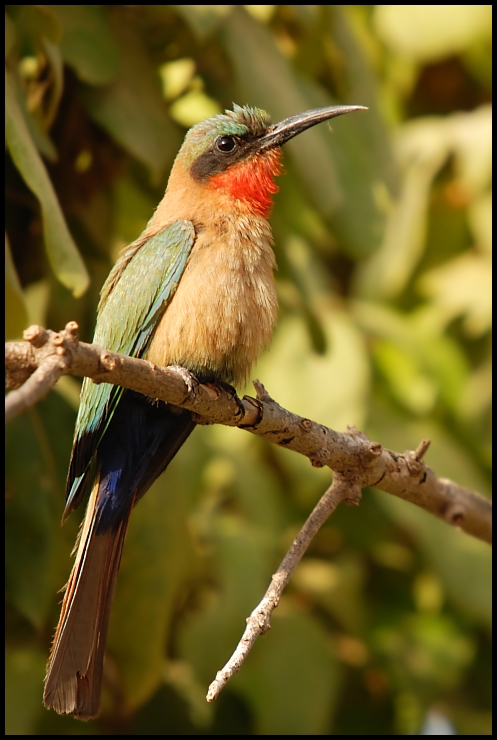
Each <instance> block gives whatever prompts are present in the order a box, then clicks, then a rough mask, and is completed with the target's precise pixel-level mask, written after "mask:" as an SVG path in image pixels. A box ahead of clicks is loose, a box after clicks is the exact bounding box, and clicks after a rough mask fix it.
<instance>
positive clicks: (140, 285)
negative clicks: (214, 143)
mask: <svg viewBox="0 0 497 740" xmlns="http://www.w3.org/2000/svg"><path fill="white" fill-rule="evenodd" d="M194 241H195V230H194V227H193V224H192V223H191V221H185V220H180V221H175V222H174V223H172V224H169V226H166V227H165V228H164V229H162V231H159V232H158V233H157V234H155V235H154V236H152V237H151V238H150V239H148V240H147V241H146V242H145V243H144V244H142V245H141V246H139V247H138V248H136V246H135V245H131V247H130V248H129V249H128V250H126V252H124V254H123V255H122V256H121V258H120V260H119V261H118V262H117V263H116V265H115V267H114V268H113V270H112V272H111V273H110V275H109V277H108V278H107V281H106V283H105V285H104V287H103V289H102V300H101V301H100V305H99V311H98V317H97V325H96V328H95V335H94V337H93V341H94V343H95V344H99V345H101V346H102V347H105V348H106V349H109V350H111V351H112V352H120V353H121V354H125V355H129V356H131V357H142V356H143V355H144V353H145V352H146V350H147V348H148V346H149V344H150V341H151V339H152V337H153V335H154V331H155V329H156V327H157V325H158V323H159V320H160V318H161V317H162V315H163V313H164V311H165V309H166V308H167V305H168V303H169V301H170V300H171V298H172V297H173V295H174V292H175V290H176V288H177V285H178V282H179V280H180V279H181V276H182V274H183V271H184V269H185V266H186V263H187V260H188V257H189V255H190V252H191V250H192V247H193V244H194ZM122 393H123V389H122V388H119V387H118V386H114V385H110V384H109V383H101V384H99V385H96V384H95V383H93V382H92V381H91V380H89V379H88V378H85V380H84V382H83V387H82V390H81V401H80V406H79V413H78V418H77V420H76V429H75V433H74V445H73V451H72V456H71V464H70V468H69V475H68V479H67V486H66V492H67V503H66V510H65V512H64V516H67V514H68V513H69V512H70V511H72V509H74V508H76V507H77V506H78V504H79V502H80V500H81V498H82V496H83V494H84V489H85V479H86V478H87V476H88V473H89V471H90V468H91V463H92V460H93V458H94V455H95V452H96V449H97V447H98V443H99V441H100V440H101V438H102V435H103V434H104V432H105V430H106V428H107V425H108V423H109V421H110V419H111V418H112V415H113V413H114V411H115V409H116V406H117V404H118V402H119V399H120V398H121V396H122Z"/></svg>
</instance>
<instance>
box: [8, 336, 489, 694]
mask: <svg viewBox="0 0 497 740" xmlns="http://www.w3.org/2000/svg"><path fill="white" fill-rule="evenodd" d="M24 338H25V339H26V340H27V341H26V342H9V343H7V344H6V353H5V365H6V374H7V387H8V388H14V389H16V390H12V391H11V393H10V394H9V395H8V396H7V398H6V403H5V407H6V420H7V421H8V420H10V419H12V418H14V417H15V416H16V415H18V414H20V413H21V412H22V411H24V410H25V409H27V408H29V407H30V406H32V405H33V404H35V403H36V402H37V401H39V400H40V399H41V398H43V396H44V395H46V393H47V392H48V390H49V389H50V388H51V387H52V386H53V385H54V384H55V383H56V381H57V380H58V379H59V377H60V376H61V375H63V374H73V375H80V376H84V377H89V378H91V379H92V380H93V381H94V382H95V383H102V382H106V383H113V384H115V385H120V386H123V387H124V388H129V389H131V390H135V391H138V392H139V393H144V394H145V395H147V396H151V397H152V398H159V399H161V400H163V401H168V402H169V403H172V404H174V405H176V406H181V407H182V408H185V409H189V410H190V411H192V412H193V413H194V414H195V420H196V421H197V422H198V423H200V424H225V425H227V426H237V427H240V428H241V429H246V430H247V431H248V432H251V433H252V434H256V435H258V436H260V437H263V438H264V439H265V440H266V441H268V442H272V443H273V444H276V445H279V446H280V447H286V448H287V449H290V450H293V451H294V452H299V453H300V454H302V455H305V456H306V457H308V458H309V460H310V461H311V464H312V465H314V467H323V466H324V465H327V466H328V467H330V468H331V469H332V470H334V472H335V475H334V480H333V484H332V485H331V486H330V488H329V489H328V490H327V491H326V493H325V494H324V495H323V496H322V497H321V499H320V500H319V502H318V503H317V505H316V507H315V508H314V511H313V512H312V514H311V515H310V516H309V518H308V519H307V521H306V523H305V524H304V526H303V527H302V529H301V531H300V532H299V534H298V536H297V537H296V539H295V541H294V542H293V544H292V546H291V548H290V550H289V551H288V553H287V554H286V555H285V557H284V559H283V561H282V563H281V565H280V567H279V568H278V570H277V571H276V573H275V574H274V575H273V577H272V579H271V584H270V586H269V588H268V590H267V592H266V594H265V596H264V598H263V599H262V601H261V602H260V604H259V605H258V606H257V607H256V608H255V609H254V611H253V612H252V614H251V615H250V617H248V619H247V627H246V629H245V632H244V634H243V636H242V638H241V640H240V642H239V644H238V646H237V648H236V650H235V652H234V653H233V655H232V657H231V658H230V660H229V661H228V663H227V664H226V665H225V667H224V668H223V669H222V670H220V671H218V673H217V675H216V678H215V680H214V681H213V682H212V684H211V685H210V687H209V692H208V694H207V700H208V701H213V700H214V699H215V698H216V697H217V696H218V694H219V692H220V691H221V690H222V688H223V687H224V686H225V684H226V683H227V681H228V680H229V679H230V678H231V676H233V675H234V673H236V672H237V671H238V670H239V669H240V667H241V665H242V663H243V661H244V660H245V658H246V657H247V655H248V653H249V652H250V650H251V648H252V646H253V645H254V643H255V641H256V639H257V637H259V635H262V634H264V633H265V632H267V630H268V629H269V627H270V617H271V614H272V612H273V610H274V609H275V607H276V606H277V605H278V603H279V600H280V597H281V594H282V592H283V589H284V588H285V586H286V584H287V583H288V581H289V579H290V576H291V574H292V573H293V571H294V570H295V568H296V567H297V565H298V563H299V562H300V560H301V558H302V556H303V554H304V553H305V551H306V550H307V547H308V546H309V543H310V541H311V540H312V538H313V537H314V535H315V534H316V532H317V531H318V530H319V528H320V527H321V526H322V525H323V523H324V522H325V521H326V519H327V518H328V517H329V516H330V514H331V513H332V512H333V511H334V510H335V509H336V507H337V506H338V504H339V503H340V502H341V501H346V502H347V503H350V504H358V503H359V501H360V497H361V490H362V489H363V488H365V487H367V486H373V487H375V488H379V489H380V490H382V491H385V492H387V493H390V494H392V495H394V496H398V497H399V498H402V499H404V500H405V501H410V502H411V503H413V504H416V505H417V506H420V507H421V508H423V509H425V510H426V511H429V512H431V513H432V514H434V515H435V516H438V517H440V518H441V519H443V520H444V521H445V522H447V523H448V524H451V525H453V526H456V527H459V528H460V529H462V530H464V531H465V532H466V533H467V534H471V535H473V536H474V537H478V538H479V539H481V540H484V541H485V542H489V543H491V541H492V504H491V502H490V501H489V500H488V499H486V498H485V497H483V496H481V495H480V494H479V493H476V492H475V491H470V490H468V489H466V488H463V487H462V486H459V485H457V484H456V483H453V482H452V481H450V480H448V479H445V478H437V477H436V475H435V473H434V471H433V470H432V469H431V468H430V467H428V466H427V465H426V464H425V463H424V462H423V456H424V455H425V453H426V451H427V449H428V447H429V445H430V441H429V440H427V439H423V440H421V442H420V443H419V445H418V447H417V449H416V450H415V451H407V452H404V453H403V454H400V453H397V452H393V451H392V450H388V449H385V448H384V447H383V446H382V445H381V444H380V443H379V442H371V440H369V439H368V437H367V436H366V435H365V434H364V433H363V432H360V431H358V430H357V429H356V428H355V427H353V426H349V427H348V429H347V431H346V432H345V433H340V432H336V431H334V430H333V429H329V428H328V427H325V426H323V425H322V424H318V423H317V422H315V421H311V420H310V419H304V418H302V417H300V416H297V415H296V414H292V413H291V412H290V411H287V410H286V409H284V408H282V407H281V406H279V404H277V403H276V401H274V400H273V399H272V398H271V397H270V396H269V394H268V393H267V391H266V390H265V388H264V386H263V385H262V384H261V383H259V381H257V380H256V381H254V387H255V390H256V398H251V397H250V396H244V397H243V399H239V398H238V397H237V396H236V394H234V393H232V392H230V391H229V390H227V389H226V388H222V387H220V386H217V385H212V384H201V383H199V382H198V381H197V380H196V378H195V377H194V376H193V375H191V374H190V373H189V372H188V371H187V370H185V368H181V367H166V368H163V367H158V366H157V365H154V364H153V363H150V362H147V361H146V360H138V359H136V358H133V357H127V356H125V355H118V354H116V353H114V352H109V351H108V350H106V349H103V348H101V347H98V346H97V345H94V344H86V343H84V342H80V341H78V326H77V324H76V323H75V322H70V323H69V324H67V325H66V328H65V329H64V331H61V332H59V333H55V332H52V331H47V330H46V329H43V328H42V327H39V326H32V327H30V328H29V329H27V330H26V331H25V332H24Z"/></svg>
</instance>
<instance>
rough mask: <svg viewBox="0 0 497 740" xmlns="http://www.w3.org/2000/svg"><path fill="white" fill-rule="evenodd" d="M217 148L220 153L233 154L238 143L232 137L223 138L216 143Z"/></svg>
mask: <svg viewBox="0 0 497 740" xmlns="http://www.w3.org/2000/svg"><path fill="white" fill-rule="evenodd" d="M216 146H217V148H218V149H219V151H220V152H232V151H233V149H234V148H235V147H236V141H235V140H234V138H233V137H232V136H221V138H220V139H218V140H217V141H216Z"/></svg>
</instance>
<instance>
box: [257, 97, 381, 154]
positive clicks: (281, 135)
mask: <svg viewBox="0 0 497 740" xmlns="http://www.w3.org/2000/svg"><path fill="white" fill-rule="evenodd" d="M355 110H367V108H366V107H365V106H364V105H331V106H329V107H328V108H314V109H313V110H306V111H304V112H303V113H297V115H295V116H290V118H285V119H284V120H283V121H281V122H280V123H276V124H274V126H271V127H270V128H269V129H268V131H267V132H266V133H265V134H263V135H262V136H261V137H260V139H259V140H258V142H257V143H258V147H259V148H260V149H261V150H264V149H274V148H276V147H280V146H283V144H286V142H287V141H289V140H290V139H293V137H294V136H297V134H301V133H302V131H306V129H308V128H311V126H315V125H316V124H317V123H322V122H323V121H327V120H328V119H329V118H335V116H343V114H344V113H353V112H354V111H355Z"/></svg>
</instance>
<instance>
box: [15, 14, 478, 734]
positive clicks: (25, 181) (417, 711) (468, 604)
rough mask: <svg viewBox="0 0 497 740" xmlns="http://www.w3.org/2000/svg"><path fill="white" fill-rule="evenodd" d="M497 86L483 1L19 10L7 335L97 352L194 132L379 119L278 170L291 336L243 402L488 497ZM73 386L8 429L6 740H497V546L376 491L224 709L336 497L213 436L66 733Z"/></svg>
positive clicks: (219, 431)
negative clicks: (302, 118) (295, 560)
mask: <svg viewBox="0 0 497 740" xmlns="http://www.w3.org/2000/svg"><path fill="white" fill-rule="evenodd" d="M490 85H491V6H490V5H447V6H442V5H407V6H400V5H349V6H336V5H321V6H318V5H291V6H290V5H241V6H239V5H237V6H235V5H206V6H199V5H172V6H167V5H158V6H149V5H144V6H103V5H90V6H89V5H75V6H68V5H61V6H50V5H48V6H47V5H11V6H7V15H6V112H7V115H6V136H7V148H8V154H7V160H6V197H7V209H6V317H7V338H8V339H16V338H20V337H21V336H22V330H23V329H24V328H26V327H27V326H28V325H29V324H31V323H39V324H42V325H43V326H46V327H49V328H51V329H54V330H59V329H61V328H63V326H64V325H65V323H66V322H67V321H70V320H76V321H77V322H78V323H79V325H80V330H81V331H80V335H81V338H82V339H83V340H85V341H91V338H92V334H93V327H94V322H95V313H96V305H97V302H98V295H99V291H100V288H101V286H102V283H103V281H104V280H105V277H106V276H107V274H108V272H109V270H110V268H111V266H112V264H113V263H114V261H115V259H116V256H117V255H118V253H119V250H120V249H121V248H122V247H123V246H125V245H126V244H128V243H129V242H131V241H132V240H134V239H135V238H136V237H137V236H138V235H139V234H140V232H141V231H142V229H143V228H144V226H145V225H146V223H147V220H148V219H149V218H150V216H151V215H152V212H153V210H154V208H155V206H156V205H157V203H158V202H159V200H160V199H161V197H162V195H163V192H164V189H165V186H166V183H167V177H168V173H169V169H170V167H171V164H172V162H173V159H174V157H175V155H176V152H177V151H178V148H179V146H180V144H181V141H182V138H183V136H184V133H185V131H186V129H187V128H188V127H190V126H191V125H192V124H194V123H196V122H197V121H199V120H201V119H203V118H206V117H209V116H211V115H213V114H215V113H218V112H221V111H223V110H224V109H225V108H226V107H231V104H232V102H233V101H234V102H236V103H238V104H250V105H254V106H257V107H261V108H264V109H266V110H267V111H268V112H269V113H270V114H271V116H272V117H273V121H278V120H280V119H282V118H284V117H286V116H289V115H292V114H294V113H298V112H300V111H304V110H306V109H308V108H314V107H318V106H324V105H333V104H359V105H366V106H368V107H369V111H368V112H364V113H360V114H359V113H356V114H354V115H350V116H346V117H344V118H340V119H337V120H336V121H333V124H332V125H331V126H330V125H321V126H319V127H316V128H313V129H312V130H310V131H308V132H307V133H305V134H302V135H301V136H299V137H298V138H297V139H295V140H294V141H293V142H292V143H291V144H289V145H288V146H287V147H286V148H285V157H284V163H285V171H286V175H285V176H283V177H281V178H280V179H279V185H280V192H279V193H278V195H277V196H276V198H275V207H274V212H273V215H272V217H271V223H272V226H273V229H274V235H275V244H276V246H275V251H276V255H277V260H278V265H279V271H278V273H277V286H278V294H279V301H280V318H279V323H278V327H277V330H276V333H275V338H274V342H273V346H272V348H271V351H270V352H268V353H267V354H266V355H265V356H264V357H263V358H262V359H261V360H260V362H259V363H258V366H257V367H256V368H255V369H254V372H253V377H254V378H256V377H257V378H259V379H260V380H261V381H262V382H263V383H264V384H265V386H266V388H267V390H268V391H269V393H270V394H272V395H273V396H274V397H275V398H276V399H277V400H278V402H279V403H281V404H282V405H283V406H285V407H287V408H288V409H290V410H291V411H294V412H296V413H298V414H301V415H303V416H306V417H309V418H311V419H314V420H316V421H319V422H322V423H324V424H326V425H328V426H331V427H333V428H335V429H337V430H339V431H344V430H345V428H346V426H347V425H348V424H355V425H356V426H357V427H358V428H359V429H362V430H364V431H365V432H367V434H368V435H369V436H370V437H371V438H372V439H374V440H377V441H379V442H381V443H382V444H384V445H386V446H388V447H390V448H392V449H394V450H396V451H398V452H402V451H404V450H406V449H414V448H415V447H416V446H417V445H418V443H419V441H420V439H422V438H424V437H428V438H430V439H431V440H432V445H431V447H430V450H429V452H428V454H427V458H426V459H427V463H428V464H429V465H431V466H432V467H433V468H434V469H435V471H436V473H437V474H438V475H439V476H446V477H449V478H451V479H453V480H454V481H456V482H457V483H460V484H462V485H464V486H467V487H469V488H474V489H476V490H478V491H480V492H482V493H484V494H488V493H489V487H490V419H491V408H490V403H491V395H490V373H491V370H490V328H491V313H490V279H491V278H490V269H491V268H490V259H491V257H490V251H491V247H490V242H491V216H490V214H491V170H490V162H491V107H490V100H491V97H490V95H491V93H490V90H491V87H490ZM79 387H80V381H79V380H78V379H76V378H73V377H65V378H63V379H62V381H61V382H60V383H59V384H58V385H57V387H56V388H55V389H54V390H53V391H52V392H51V393H50V394H49V396H48V397H47V398H46V399H45V400H44V401H43V402H42V403H41V404H39V405H38V406H37V407H36V408H33V409H31V410H30V411H29V412H27V413H25V414H24V415H23V416H21V417H20V418H18V419H17V420H15V421H14V422H13V423H12V424H10V425H9V427H8V429H7V458H6V459H7V494H6V495H7V540H6V564H7V575H6V587H7V601H6V603H7V611H6V624H7V653H6V664H7V669H6V676H7V679H6V687H7V689H6V690H7V697H6V702H7V703H6V707H7V734H43V735H45V734H49V735H58V734H61V735H70V734H169V733H171V734H206V735H209V734H242V733H245V734H263V733H268V734H330V733H331V734H343V735H376V734H386V735H391V734H400V735H402V734H407V735H409V734H469V735H481V734H490V733H491V724H490V692H491V688H490V686H491V676H490V664H491V658H490V603H491V591H490V548H489V547H488V546H487V545H485V544H483V543H481V542H479V541H477V540H475V539H472V538H471V537H469V536H466V535H464V534H462V533H459V532H457V531H455V530H453V529H451V528H449V527H448V526H446V525H444V524H443V523H442V522H440V521H438V520H436V519H435V518H433V517H431V516H429V515H428V514H426V513H425V512H424V511H422V510H419V509H417V508H416V507H414V506H412V505H410V504H408V503H405V502H402V501H400V500H396V499H394V498H393V497H391V496H388V495H387V494H385V493H381V492H379V491H374V490H365V491H364V495H363V500H362V503H361V505H360V506H359V507H358V508H353V509H352V508H347V507H344V506H342V507H341V508H340V509H339V510H338V511H337V512H336V513H335V514H334V515H333V517H332V518H331V519H330V520H329V522H328V523H327V524H326V526H325V527H324V528H323V529H322V531H321V532H320V533H319V534H318V536H317V537H316V539H315V541H314V542H313V544H312V546H311V548H310V550H309V552H308V553H307V555H306V557H305V558H304V560H303V561H302V563H301V565H300V566H299V568H298V570H297V571H296V573H295V575H294V577H293V578H292V581H291V583H290V585H289V587H288V589H287V591H286V592H285V594H284V596H283V599H282V601H281V604H280V606H279V608H278V609H277V610H276V612H275V613H274V616H273V619H272V630H271V631H270V633H268V634H267V635H266V636H265V637H264V638H262V639H260V640H259V641H258V643H257V645H256V646H255V648H254V650H253V652H252V654H251V655H250V657H249V659H248V660H247V662H246V664H245V665H244V667H243V669H242V670H241V671H240V673H239V674H237V676H236V677H235V678H234V680H233V681H232V682H231V683H230V684H229V685H228V687H227V688H226V689H225V690H224V691H223V693H222V694H221V696H220V698H219V699H218V701H217V702H216V703H215V704H213V705H209V704H207V703H206V702H205V698H204V697H205V694H206V691H207V687H208V684H209V683H210V681H211V680H212V679H213V678H214V676H215V673H216V671H217V670H218V669H219V668H221V666H222V665H223V664H224V663H225V661H226V660H227V659H228V657H229V656H230V654H231V652H232V650H233V649H234V647H235V646H236V643H237V641H238V639H239V637H240V636H241V633H242V631H243V629H244V626H245V618H246V617H247V616H248V614H249V613H250V612H251V610H252V609H253V608H254V606H255V605H256V604H257V603H258V602H259V600H260V599H261V597H262V595H263V594H264V591H265V589H266V587H267V585H268V583H269V581H270V577H271V574H272V573H273V572H274V570H275V569H276V568H277V566H278V564H279V562H280V560H281V558H282V557H283V555H284V553H285V551H286V549H287V548H288V546H289V545H290V543H291V541H292V538H293V537H294V536H295V534H296V533H297V532H298V530H299V528H300V526H301V525H302V523H303V521H304V520H305V518H306V517H307V516H308V514H309V512H310V511H311V509H312V508H313V506H314V504H315V503H316V501H317V500H318V498H319V496H320V495H321V494H322V492H323V491H324V490H325V489H326V488H327V486H328V485H329V483H330V480H331V472H330V470H328V469H323V470H317V469H314V468H312V467H311V465H310V464H309V461H308V460H307V459H305V458H303V457H300V456H298V455H296V454H293V453H291V452H289V451H285V450H281V449H279V448H276V447H274V446H271V445H268V444H265V443H264V442H263V441H262V440H260V439H258V438H254V437H252V436H251V435H249V434H247V433H245V432H242V431H240V430H233V429H228V428H222V427H204V428H199V429H198V430H197V431H196V432H195V434H194V435H193V436H192V438H191V439H190V440H189V442H188V444H187V445H185V447H184V448H183V449H182V450H181V452H180V453H179V455H178V456H177V458H176V459H175V460H174V461H173V463H172V464H171V466H170V468H169V469H168V471H167V473H166V474H165V475H164V476H163V477H162V478H161V479H160V480H159V481H158V482H157V483H156V484H155V485H154V487H153V488H152V489H151V491H150V492H149V493H148V494H147V496H146V497H145V498H144V499H143V500H142V501H141V502H140V504H139V506H138V507H137V508H136V509H135V511H134V514H133V516H132V519H131V526H130V530H129V534H128V538H127V542H126V547H125V551H124V556H123V561H122V567H121V573H120V576H119V580H118V586H117V593H116V597H115V601H114V606H113V613H112V618H111V627H110V634H109V640H108V652H107V659H106V669H105V679H104V691H103V698H102V716H101V718H100V719H99V720H96V721H92V722H90V723H87V724H83V723H80V722H77V721H76V720H73V719H71V718H68V717H59V716H57V715H56V714H54V713H53V712H50V713H49V712H47V711H46V710H45V709H44V708H43V706H42V690H43V677H44V671H45V663H46V659H47V655H48V651H49V647H50V643H51V639H52V636H53V632H54V629H55V626H56V623H57V619H58V613H59V602H60V598H61V597H60V594H58V593H57V591H58V590H59V589H60V588H61V586H62V585H63V584H64V583H65V581H66V579H67V576H68V573H69V570H70V567H71V562H72V561H71V558H70V552H71V549H72V546H73V543H74V540H75V537H76V533H77V530H78V515H79V516H80V515H82V513H83V512H81V514H79V512H78V514H76V515H73V516H72V517H71V519H70V520H69V521H68V522H67V524H66V525H65V526H64V527H63V528H61V527H60V518H61V514H62V510H63V506H64V483H65V476H66V472H67V467H68V460H69V454H70V450H71V444H72V434H73V428H74V422H75V417H76V411H77V407H78V395H79ZM241 390H242V389H240V391H241ZM246 392H248V393H251V392H252V391H251V388H250V387H248V388H247V389H246Z"/></svg>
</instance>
